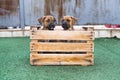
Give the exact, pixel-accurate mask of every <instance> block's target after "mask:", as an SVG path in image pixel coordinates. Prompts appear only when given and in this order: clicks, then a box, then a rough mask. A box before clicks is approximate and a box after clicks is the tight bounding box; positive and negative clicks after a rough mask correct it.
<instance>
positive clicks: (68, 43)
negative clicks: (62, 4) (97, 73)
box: [30, 27, 94, 66]
mask: <svg viewBox="0 0 120 80" xmlns="http://www.w3.org/2000/svg"><path fill="white" fill-rule="evenodd" d="M30 39H31V42H30V52H31V53H30V64H31V65H83V66H87V65H93V64H94V54H93V53H94V29H93V28H92V27H88V28H86V29H85V30H74V31H64V30H54V31H48V30H39V29H38V28H37V27H31V35H30Z"/></svg>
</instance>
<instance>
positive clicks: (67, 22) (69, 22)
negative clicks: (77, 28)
mask: <svg viewBox="0 0 120 80" xmlns="http://www.w3.org/2000/svg"><path fill="white" fill-rule="evenodd" d="M76 21H77V19H76V18H74V17H73V16H64V17H63V18H62V27H63V28H64V30H68V29H69V28H71V27H73V25H74V24H75V22H76Z"/></svg>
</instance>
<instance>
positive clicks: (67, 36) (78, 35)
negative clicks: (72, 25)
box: [30, 31, 94, 40]
mask: <svg viewBox="0 0 120 80" xmlns="http://www.w3.org/2000/svg"><path fill="white" fill-rule="evenodd" d="M93 34H94V33H93V32H92V31H36V32H33V33H32V35H31V36H30V39H42V40H45V39H46V40H93V39H94V36H93Z"/></svg>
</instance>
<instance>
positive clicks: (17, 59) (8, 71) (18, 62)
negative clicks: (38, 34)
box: [0, 37, 120, 80]
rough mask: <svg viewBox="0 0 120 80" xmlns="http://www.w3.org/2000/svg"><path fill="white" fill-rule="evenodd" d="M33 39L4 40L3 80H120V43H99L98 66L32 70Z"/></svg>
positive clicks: (0, 48)
mask: <svg viewBox="0 0 120 80" xmlns="http://www.w3.org/2000/svg"><path fill="white" fill-rule="evenodd" d="M29 42H30V40H29V38H28V37H27V38H0V80H120V39H114V38H111V39H107V38H106V39H96V40H95V52H94V55H95V64H94V66H31V65H30V63H29V55H30V51H29Z"/></svg>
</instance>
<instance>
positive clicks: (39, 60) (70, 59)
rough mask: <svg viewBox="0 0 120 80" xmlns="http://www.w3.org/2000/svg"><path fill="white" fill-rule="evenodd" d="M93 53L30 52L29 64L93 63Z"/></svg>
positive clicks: (84, 64)
mask: <svg viewBox="0 0 120 80" xmlns="http://www.w3.org/2000/svg"><path fill="white" fill-rule="evenodd" d="M93 57H94V56H93V54H30V63H31V65H82V66H87V65H93V64H94V60H93Z"/></svg>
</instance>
